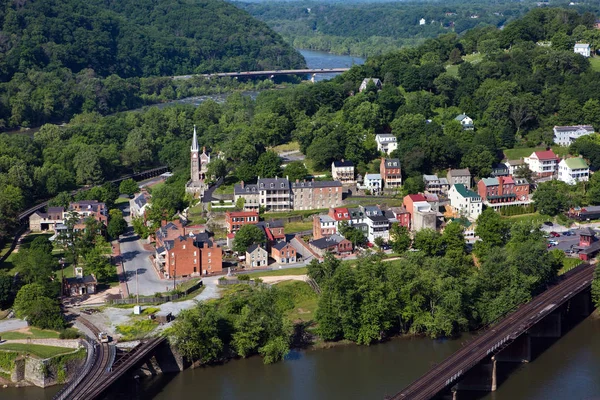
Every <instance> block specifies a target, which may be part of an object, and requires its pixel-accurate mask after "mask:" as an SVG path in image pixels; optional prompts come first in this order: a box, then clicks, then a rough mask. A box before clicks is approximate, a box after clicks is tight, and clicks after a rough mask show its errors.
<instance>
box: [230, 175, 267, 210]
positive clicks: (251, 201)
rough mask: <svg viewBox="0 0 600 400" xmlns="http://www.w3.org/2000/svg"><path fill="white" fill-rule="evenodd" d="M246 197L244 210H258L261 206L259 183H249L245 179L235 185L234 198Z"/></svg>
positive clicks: (235, 199)
mask: <svg viewBox="0 0 600 400" xmlns="http://www.w3.org/2000/svg"><path fill="white" fill-rule="evenodd" d="M240 198H242V199H244V211H258V209H259V208H260V191H259V190H258V185H255V184H250V185H247V184H246V183H244V181H241V182H240V183H238V184H235V185H234V186H233V200H234V201H235V202H237V201H238V199H240Z"/></svg>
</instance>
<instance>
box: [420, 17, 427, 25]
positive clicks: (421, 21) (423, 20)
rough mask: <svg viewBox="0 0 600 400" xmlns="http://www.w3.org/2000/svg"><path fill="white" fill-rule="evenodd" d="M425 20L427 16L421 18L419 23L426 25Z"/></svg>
mask: <svg viewBox="0 0 600 400" xmlns="http://www.w3.org/2000/svg"><path fill="white" fill-rule="evenodd" d="M425 22H426V21H425V18H421V19H420V20H419V25H421V26H422V25H425Z"/></svg>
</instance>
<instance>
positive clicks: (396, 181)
mask: <svg viewBox="0 0 600 400" xmlns="http://www.w3.org/2000/svg"><path fill="white" fill-rule="evenodd" d="M379 174H380V175H381V179H383V186H384V187H386V188H399V187H400V186H402V171H401V169H400V160H399V159H397V158H384V157H382V158H381V162H380V164H379Z"/></svg>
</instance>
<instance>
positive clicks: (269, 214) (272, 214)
mask: <svg viewBox="0 0 600 400" xmlns="http://www.w3.org/2000/svg"><path fill="white" fill-rule="evenodd" d="M327 211H329V209H327V208H320V209H317V210H298V211H285V212H267V213H265V214H264V215H263V218H264V219H265V220H268V219H277V218H287V217H294V216H297V215H300V216H302V217H303V218H307V217H310V216H311V215H315V214H326V213H327Z"/></svg>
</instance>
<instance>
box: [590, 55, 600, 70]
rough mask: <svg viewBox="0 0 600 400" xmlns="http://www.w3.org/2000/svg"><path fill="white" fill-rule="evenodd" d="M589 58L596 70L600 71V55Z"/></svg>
mask: <svg viewBox="0 0 600 400" xmlns="http://www.w3.org/2000/svg"><path fill="white" fill-rule="evenodd" d="M588 60H590V64H591V66H592V69H593V70H594V71H596V72H600V57H590V58H588Z"/></svg>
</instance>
